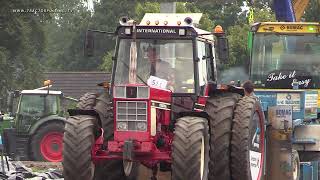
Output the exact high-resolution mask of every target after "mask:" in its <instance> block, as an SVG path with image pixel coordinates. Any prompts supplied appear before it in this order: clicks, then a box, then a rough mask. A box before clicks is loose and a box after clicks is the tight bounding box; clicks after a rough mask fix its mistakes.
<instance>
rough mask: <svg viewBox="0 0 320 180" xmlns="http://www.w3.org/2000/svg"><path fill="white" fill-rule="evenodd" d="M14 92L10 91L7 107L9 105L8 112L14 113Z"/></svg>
mask: <svg viewBox="0 0 320 180" xmlns="http://www.w3.org/2000/svg"><path fill="white" fill-rule="evenodd" d="M14 95H15V94H14V92H10V94H9V96H8V101H7V107H8V112H9V113H10V114H12V113H13V112H12V111H13V98H14Z"/></svg>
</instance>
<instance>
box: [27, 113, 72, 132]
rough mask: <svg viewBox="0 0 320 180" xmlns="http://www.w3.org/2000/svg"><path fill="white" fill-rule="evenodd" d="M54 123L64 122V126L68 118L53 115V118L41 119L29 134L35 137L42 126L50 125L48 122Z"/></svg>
mask: <svg viewBox="0 0 320 180" xmlns="http://www.w3.org/2000/svg"><path fill="white" fill-rule="evenodd" d="M52 121H56V122H62V123H63V124H65V122H66V118H64V117H60V116H57V115H51V116H47V117H44V118H41V119H39V120H38V121H37V122H36V123H35V124H34V125H32V126H31V128H30V130H29V134H30V135H33V134H34V133H35V132H36V131H37V129H38V128H39V127H40V126H41V125H43V124H45V123H48V122H52Z"/></svg>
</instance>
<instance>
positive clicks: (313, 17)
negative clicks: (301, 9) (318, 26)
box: [303, 0, 320, 22]
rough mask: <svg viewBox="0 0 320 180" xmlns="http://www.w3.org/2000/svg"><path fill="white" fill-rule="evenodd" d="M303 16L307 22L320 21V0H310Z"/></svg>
mask: <svg viewBox="0 0 320 180" xmlns="http://www.w3.org/2000/svg"><path fill="white" fill-rule="evenodd" d="M303 18H304V19H305V21H307V22H320V0H310V2H309V5H308V7H307V9H306V11H305V14H304V17H303Z"/></svg>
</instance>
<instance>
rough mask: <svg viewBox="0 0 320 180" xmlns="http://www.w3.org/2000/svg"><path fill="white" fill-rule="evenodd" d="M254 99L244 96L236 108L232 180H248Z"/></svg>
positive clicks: (232, 148) (233, 133)
mask: <svg viewBox="0 0 320 180" xmlns="http://www.w3.org/2000/svg"><path fill="white" fill-rule="evenodd" d="M255 104H256V98H255V97H250V96H244V97H243V98H242V99H241V100H240V101H239V102H238V103H237V106H236V110H235V114H234V120H233V128H232V140H231V173H232V179H234V180H250V179H251V172H250V160H249V157H248V156H249V143H250V139H249V138H250V121H251V119H252V114H253V111H254V110H255Z"/></svg>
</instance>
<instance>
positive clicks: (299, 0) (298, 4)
mask: <svg viewBox="0 0 320 180" xmlns="http://www.w3.org/2000/svg"><path fill="white" fill-rule="evenodd" d="M308 4H309V0H292V5H293V9H294V14H295V16H296V21H301V17H302V16H303V14H304V10H305V9H306V8H307V6H308Z"/></svg>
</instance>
